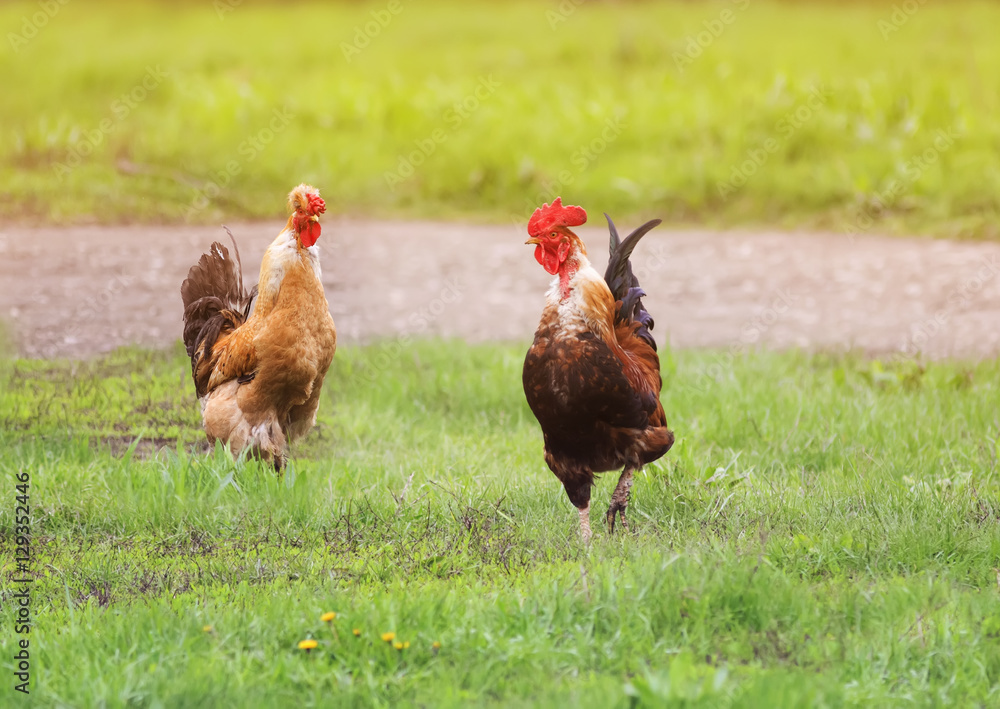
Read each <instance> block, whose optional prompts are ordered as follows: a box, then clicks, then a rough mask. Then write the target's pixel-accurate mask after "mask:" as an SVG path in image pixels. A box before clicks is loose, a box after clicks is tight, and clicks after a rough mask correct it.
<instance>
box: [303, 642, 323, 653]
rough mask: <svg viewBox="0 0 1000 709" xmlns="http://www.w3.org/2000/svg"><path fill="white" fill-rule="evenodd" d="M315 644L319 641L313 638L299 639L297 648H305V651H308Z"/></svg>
mask: <svg viewBox="0 0 1000 709" xmlns="http://www.w3.org/2000/svg"><path fill="white" fill-rule="evenodd" d="M317 645H319V643H318V642H316V641H315V640H299V650H305V651H306V652H309V651H310V650H312V649H313V648H315V647H316V646H317Z"/></svg>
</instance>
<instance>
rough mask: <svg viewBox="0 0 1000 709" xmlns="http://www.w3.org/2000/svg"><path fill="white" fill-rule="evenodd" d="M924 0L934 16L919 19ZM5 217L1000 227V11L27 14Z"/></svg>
mask: <svg viewBox="0 0 1000 709" xmlns="http://www.w3.org/2000/svg"><path fill="white" fill-rule="evenodd" d="M910 10H913V11H912V12H910ZM0 25H2V26H3V27H4V28H5V29H6V30H7V31H6V32H5V35H6V36H5V39H4V42H3V49H2V50H0V75H2V76H3V77H4V80H3V84H4V91H3V101H2V102H0V218H3V219H5V220H8V221H10V220H14V221H18V222H30V223H36V222H93V221H97V222H192V223H204V222H215V221H217V220H218V219H219V218H220V217H227V218H232V217H245V218H256V217H261V218H263V217H277V216H280V215H281V214H283V212H284V200H283V198H284V195H285V194H287V191H288V189H289V188H290V187H291V186H292V185H294V184H296V183H297V182H299V181H308V182H311V183H313V184H316V185H317V186H319V187H320V188H321V189H322V190H323V193H324V196H325V197H326V198H327V200H328V203H329V204H331V206H332V208H333V209H334V210H336V211H338V212H341V213H349V214H354V215H363V216H371V217H381V216H390V215H391V216H413V217H425V218H427V217H430V218H445V219H472V220H477V221H494V222H495V221H508V220H516V221H523V219H525V218H526V217H527V215H528V214H529V213H530V211H531V209H533V207H534V206H536V205H537V204H539V203H540V202H542V201H543V200H549V199H551V197H553V196H556V195H559V194H562V195H563V196H565V197H566V198H567V199H568V200H570V201H572V202H575V203H580V204H585V205H587V206H588V208H594V209H598V210H608V211H613V212H615V213H617V214H622V215H635V216H641V215H656V216H662V217H665V218H667V219H668V220H670V221H672V222H674V223H690V222H699V223H709V224H718V225H756V224H767V225H777V226H785V227H811V228H824V229H834V230H844V231H857V232H864V231H869V230H873V231H880V232H885V231H889V232H905V233H931V234H934V235H939V236H950V237H978V238H991V237H997V236H998V231H997V227H996V219H995V217H996V215H997V212H998V206H1000V198H998V193H1000V190H998V187H1000V167H998V164H997V160H996V156H997V153H998V148H1000V118H998V116H1000V110H998V109H1000V105H998V104H1000V43H997V41H996V28H997V27H1000V7H998V6H997V5H995V4H989V3H982V2H950V3H926V4H920V3H919V2H917V1H916V0H911V2H908V3H889V2H876V3H867V4H861V3H857V4H854V3H847V4H843V3H778V2H765V1H763V0H732V1H731V0H722V1H720V2H688V3H651V2H650V3H644V2H629V3H624V2H622V3H617V2H590V1H588V2H579V3H578V2H574V1H573V0H565V1H564V2H563V3H561V4H559V3H535V2H501V3H458V2H434V1H430V2H425V1H421V2H419V3H416V2H408V1H407V0H392V2H373V3H338V4H326V3H309V2H302V3H295V4H293V5H288V6H286V5H279V4H276V3H255V2H250V1H247V2H235V0H217V1H216V2H214V3H209V2H205V3H197V4H195V3H181V4H175V3H151V2H132V3H118V4H115V3H103V2H102V3H96V2H87V1H86V0H72V1H71V2H67V3H66V4H65V5H61V4H60V3H59V2H58V0H50V1H49V2H43V3H37V2H26V3H19V2H14V3H9V4H4V5H2V6H0Z"/></svg>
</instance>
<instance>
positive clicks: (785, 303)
mask: <svg viewBox="0 0 1000 709" xmlns="http://www.w3.org/2000/svg"><path fill="white" fill-rule="evenodd" d="M596 221H597V220H595V222H596ZM230 226H231V228H232V230H233V233H234V234H235V235H236V237H237V239H239V244H240V248H241V251H242V254H243V262H244V266H245V267H246V270H247V278H248V280H249V282H250V283H254V282H256V276H257V267H258V266H259V264H260V257H261V255H262V253H263V250H264V249H265V248H266V246H267V244H268V243H270V241H271V240H272V239H273V237H274V236H275V235H276V234H277V233H278V231H279V229H280V227H281V226H282V225H281V224H278V223H253V224H232V225H230ZM619 226H620V228H622V230H623V231H626V230H627V229H630V228H631V227H634V226H635V225H634V224H620V225H619ZM580 234H581V236H582V237H583V238H584V240H585V241H586V242H587V243H588V244H590V253H591V258H592V259H593V261H594V262H595V265H597V266H599V267H601V268H603V265H604V263H605V261H606V259H607V256H606V250H605V244H606V243H607V236H606V232H605V231H604V230H603V229H601V228H600V227H592V228H583V229H581V230H580ZM223 238H225V233H224V232H223V231H222V229H220V228H217V227H204V226H201V227H110V228H109V227H76V228H55V227H46V228H40V229H25V228H20V227H18V228H2V227H0V319H3V320H5V321H6V323H7V325H8V326H9V329H10V330H12V331H13V333H14V337H15V341H16V343H17V347H18V349H19V351H20V352H21V353H22V354H24V355H28V356H32V357H51V356H70V357H86V356H89V355H94V354H97V353H100V352H106V351H108V350H110V349H113V348H114V347H116V346H118V345H122V344H127V343H140V344H143V345H153V346H162V345H168V344H170V343H172V342H174V341H175V340H177V339H179V337H180V333H181V321H180V318H181V303H180V295H179V288H180V283H181V281H182V280H183V278H184V276H185V275H186V273H187V270H188V268H189V267H190V266H191V265H192V264H193V263H194V262H195V261H196V260H197V259H198V257H199V255H200V254H201V253H202V251H203V250H205V249H206V248H207V247H208V245H209V244H210V243H211V241H213V240H215V239H223ZM525 238H526V235H525V234H524V232H523V230H519V229H516V228H515V227H514V226H493V227H483V226H464V225H457V224H436V223H428V222H421V223H406V222H371V221H350V220H339V221H338V220H337V219H328V220H326V222H325V229H324V231H323V237H322V240H321V241H320V245H321V247H322V249H323V268H324V273H323V280H324V283H325V285H326V291H327V297H328V299H329V301H330V309H331V311H332V312H333V316H334V319H335V320H336V322H337V329H338V331H339V333H340V339H341V342H343V343H345V344H346V343H356V342H364V341H370V340H372V339H374V338H378V337H391V336H397V335H401V334H409V335H413V336H428V335H437V336H445V337H462V338H466V339H468V340H472V341H480V340H518V339H520V340H527V339H529V338H530V337H531V334H532V332H533V331H534V328H535V325H536V324H537V319H538V316H539V313H540V311H541V307H542V299H543V293H544V291H545V289H546V287H547V284H548V281H549V277H548V276H547V275H546V274H545V273H544V272H543V271H542V269H541V267H540V266H539V265H538V264H537V263H536V262H535V260H534V258H532V250H531V247H529V246H525V245H524V243H523V242H524V239H525ZM633 262H634V264H635V266H636V272H637V276H638V278H639V280H640V282H641V283H642V285H643V287H644V288H645V289H646V290H647V291H648V293H649V294H650V295H649V298H648V299H647V301H646V303H647V307H648V309H649V311H650V312H651V313H652V314H653V315H654V317H655V318H656V330H655V334H656V336H657V339H658V340H659V341H661V342H662V341H663V340H664V339H666V338H669V340H670V342H671V344H673V345H674V346H677V347H717V348H731V349H733V350H738V349H740V348H744V347H753V346H756V345H758V344H763V345H765V346H768V347H775V348H787V347H803V348H809V349H818V348H824V349H826V348H835V349H846V348H849V347H856V348H861V349H864V350H867V351H875V352H890V351H902V352H905V353H912V352H915V351H918V350H919V351H921V352H923V353H925V354H927V355H929V356H932V357H945V356H969V357H977V356H987V355H992V354H995V353H997V352H1000V327H998V325H1000V278H996V275H997V273H998V271H1000V244H983V243H957V242H948V241H931V240H914V239H894V238H879V237H866V238H862V239H858V240H856V241H853V242H852V241H851V239H850V238H848V237H847V236H841V235H831V234H801V233H769V232H765V233H750V232H709V231H671V230H668V229H665V228H663V227H661V228H659V229H658V230H656V231H653V232H652V233H651V234H650V235H649V236H647V237H646V238H645V240H644V241H643V243H642V244H641V245H640V246H639V248H638V249H637V251H636V254H635V256H634V257H633Z"/></svg>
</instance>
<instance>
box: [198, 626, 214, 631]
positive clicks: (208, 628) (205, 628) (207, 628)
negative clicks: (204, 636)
mask: <svg viewBox="0 0 1000 709" xmlns="http://www.w3.org/2000/svg"><path fill="white" fill-rule="evenodd" d="M213 630H215V628H213V627H212V626H211V625H203V626H201V632H203V633H211V632H212V631H213Z"/></svg>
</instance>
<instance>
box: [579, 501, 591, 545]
mask: <svg viewBox="0 0 1000 709" xmlns="http://www.w3.org/2000/svg"><path fill="white" fill-rule="evenodd" d="M579 511H580V538H581V539H582V540H583V541H584V543H585V544H586V543H587V542H589V541H590V537H591V536H593V533H592V532H591V531H590V503H589V502H588V503H587V506H586V507H581V508H579Z"/></svg>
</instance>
